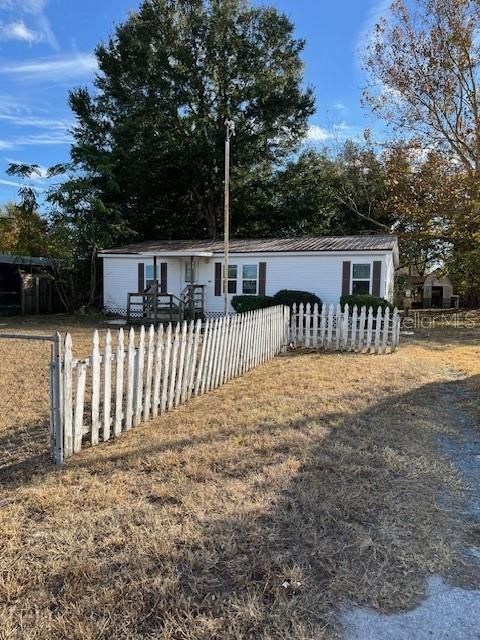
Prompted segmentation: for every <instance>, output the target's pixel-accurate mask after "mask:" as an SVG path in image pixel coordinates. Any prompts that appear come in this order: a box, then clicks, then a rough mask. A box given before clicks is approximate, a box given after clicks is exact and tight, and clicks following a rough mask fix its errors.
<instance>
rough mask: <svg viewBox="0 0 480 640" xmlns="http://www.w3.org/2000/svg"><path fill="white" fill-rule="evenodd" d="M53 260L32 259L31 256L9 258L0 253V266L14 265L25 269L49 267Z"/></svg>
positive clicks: (9, 256)
mask: <svg viewBox="0 0 480 640" xmlns="http://www.w3.org/2000/svg"><path fill="white" fill-rule="evenodd" d="M54 263H55V260H52V259H51V258H34V257H32V256H11V255H6V254H4V253H0V264H14V265H17V266H25V267H31V266H34V267H51V266H52V265H53V264H54Z"/></svg>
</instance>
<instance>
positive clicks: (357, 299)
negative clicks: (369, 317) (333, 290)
mask: <svg viewBox="0 0 480 640" xmlns="http://www.w3.org/2000/svg"><path fill="white" fill-rule="evenodd" d="M346 304H348V308H349V309H350V311H351V310H352V309H353V307H354V306H355V305H357V309H359V310H360V309H361V308H362V307H367V310H368V309H369V307H373V310H374V311H375V312H376V311H377V309H378V307H382V311H385V309H386V308H387V307H388V308H389V309H390V311H393V309H394V307H393V304H391V303H390V302H388V300H385V298H378V297H377V296H370V295H366V294H363V295H351V296H342V297H341V298H340V305H341V307H342V311H343V308H344V307H345V305H346Z"/></svg>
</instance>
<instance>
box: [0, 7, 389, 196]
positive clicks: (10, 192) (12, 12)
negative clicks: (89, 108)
mask: <svg viewBox="0 0 480 640" xmlns="http://www.w3.org/2000/svg"><path fill="white" fill-rule="evenodd" d="M139 2H140V0H0V203H2V202H5V201H7V200H15V198H16V190H17V185H16V184H15V180H14V179H12V178H10V177H8V176H7V175H6V174H5V169H6V168H7V166H8V163H9V162H29V163H36V164H38V165H40V166H41V167H48V166H51V165H52V164H56V163H58V162H64V161H66V160H68V153H69V141H70V136H69V134H68V129H69V127H70V126H71V125H72V115H71V112H70V111H69V108H68V105H67V95H68V90H69V89H70V88H72V87H76V86H83V85H88V84H89V82H90V81H91V80H92V78H93V76H94V73H95V59H94V57H93V49H94V47H95V45H96V44H97V43H98V42H99V41H102V40H105V39H106V38H107V37H108V35H109V33H111V32H112V30H113V28H114V26H115V24H118V22H121V21H123V20H124V19H125V18H126V17H127V15H128V12H129V11H131V10H135V9H136V8H137V7H138V5H139ZM259 2H260V0H259ZM389 2H390V0H336V1H332V0H272V1H271V2H269V4H273V5H274V6H276V7H277V8H278V9H280V10H282V11H284V12H285V13H287V14H288V15H289V16H290V18H291V19H292V20H293V22H294V23H295V25H296V33H297V36H299V37H302V38H305V39H306V41H307V45H306V49H305V54H304V60H305V63H306V81H307V82H308V83H310V84H312V85H314V87H315V92H316V96H317V114H316V115H315V116H314V117H313V118H312V121H311V127H310V132H309V138H308V142H309V143H311V144H325V143H329V144H332V143H334V142H335V140H342V139H345V138H347V137H356V136H360V135H361V132H362V131H363V129H364V128H365V127H371V128H373V129H375V121H374V120H372V118H371V116H370V115H369V114H368V112H366V111H365V110H364V109H362V108H361V106H360V98H361V93H362V87H363V86H364V84H365V78H364V76H363V73H362V71H361V68H360V63H359V54H358V49H359V46H360V47H361V44H362V42H363V41H364V39H365V34H366V33H367V32H368V29H369V27H370V26H372V25H373V24H374V22H375V20H376V18H377V17H378V16H379V15H380V14H381V13H382V12H384V11H385V10H386V8H387V6H388V4H389ZM36 186H37V188H38V189H40V190H41V189H43V188H44V187H45V182H44V180H43V179H42V178H41V177H39V179H38V180H36Z"/></svg>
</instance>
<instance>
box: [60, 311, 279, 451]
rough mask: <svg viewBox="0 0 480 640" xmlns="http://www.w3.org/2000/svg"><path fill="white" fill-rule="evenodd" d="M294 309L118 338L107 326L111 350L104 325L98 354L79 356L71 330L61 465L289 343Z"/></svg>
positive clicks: (63, 366) (63, 386) (63, 376)
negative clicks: (86, 447)
mask: <svg viewBox="0 0 480 640" xmlns="http://www.w3.org/2000/svg"><path fill="white" fill-rule="evenodd" d="M288 333H289V309H288V308H286V307H272V308H269V309H262V310H258V311H253V312H250V313H245V314H238V315H234V316H232V317H228V316H227V317H222V318H217V319H214V320H207V321H206V322H205V324H204V325H203V326H202V323H201V321H200V320H198V321H197V322H196V323H194V322H190V323H187V322H184V323H183V324H177V325H176V327H172V325H171V324H170V325H168V326H167V328H166V329H164V328H163V327H162V326H160V327H158V329H157V330H156V331H155V329H154V328H153V326H151V327H150V328H149V329H148V331H147V332H146V331H145V327H143V326H142V327H141V329H140V335H139V338H138V341H137V339H136V335H135V331H134V329H133V328H132V329H130V331H129V333H128V336H126V335H125V334H124V332H123V329H120V330H119V331H118V334H117V339H116V341H115V344H113V343H112V335H111V332H110V331H107V334H106V338H105V345H104V349H103V352H101V351H100V343H99V335H98V331H95V334H94V338H93V350H92V355H91V357H88V358H84V359H81V360H76V359H74V358H73V355H72V337H71V336H70V334H67V335H66V337H65V343H64V353H63V358H60V357H59V356H58V355H57V353H55V354H54V359H53V365H52V367H53V368H52V371H53V374H54V375H56V378H55V380H56V381H55V380H54V382H53V383H52V389H53V390H54V393H53V395H54V397H58V398H60V399H61V401H60V407H61V413H59V412H56V413H55V411H54V415H55V418H56V419H55V434H54V441H55V446H54V458H55V462H57V463H58V464H60V463H62V462H63V461H64V459H66V458H69V457H70V456H72V455H73V454H74V453H77V452H79V451H80V450H81V448H82V445H83V443H85V442H86V441H89V442H90V444H91V445H96V444H98V442H99V441H100V440H102V441H106V440H109V439H110V438H112V437H117V436H119V435H120V434H121V433H122V431H128V430H130V429H131V428H132V427H135V426H137V425H138V424H140V422H143V421H147V420H149V419H151V418H152V417H156V416H158V415H159V414H162V413H165V412H166V411H170V410H171V409H172V408H173V407H177V406H178V405H180V404H183V403H184V402H186V401H187V400H189V399H190V398H191V396H192V395H194V396H198V395H201V394H203V393H206V392H208V391H210V390H212V389H215V388H217V387H218V386H220V385H222V384H224V383H225V382H227V381H228V380H230V379H232V378H235V377H236V376H239V375H242V374H243V373H245V372H246V371H248V370H249V369H252V368H254V367H256V366H258V365H260V364H261V363H263V362H265V361H266V360H269V359H271V358H273V357H274V356H275V355H277V354H278V353H280V352H281V351H283V350H285V348H286V346H287V343H288Z"/></svg>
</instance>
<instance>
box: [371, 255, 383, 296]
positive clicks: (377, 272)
mask: <svg viewBox="0 0 480 640" xmlns="http://www.w3.org/2000/svg"><path fill="white" fill-rule="evenodd" d="M381 276H382V263H381V261H380V260H375V261H374V263H373V276H372V296H377V297H380V278H381Z"/></svg>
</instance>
